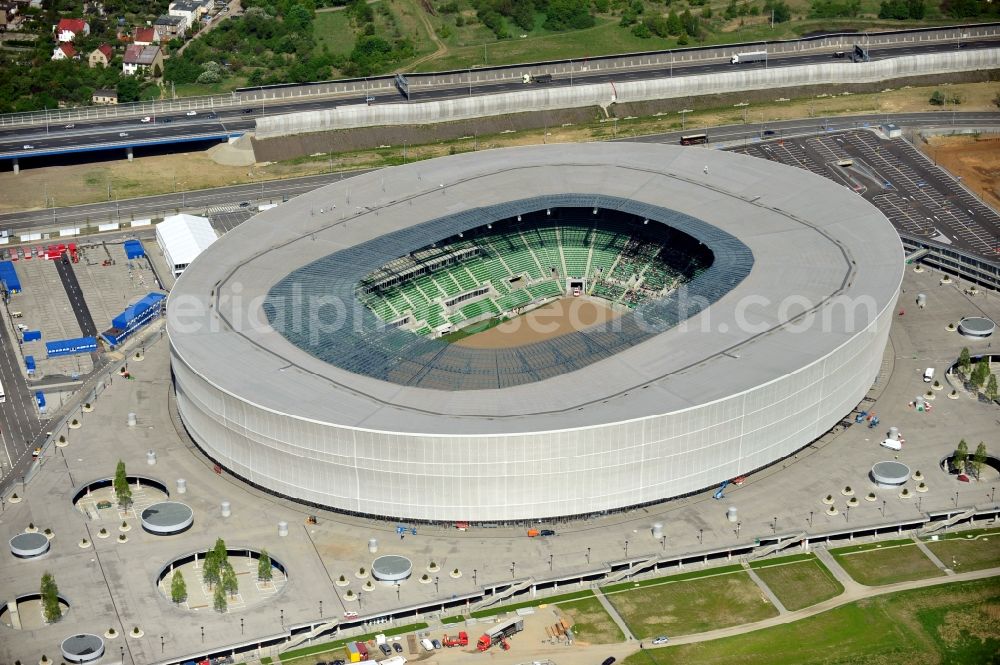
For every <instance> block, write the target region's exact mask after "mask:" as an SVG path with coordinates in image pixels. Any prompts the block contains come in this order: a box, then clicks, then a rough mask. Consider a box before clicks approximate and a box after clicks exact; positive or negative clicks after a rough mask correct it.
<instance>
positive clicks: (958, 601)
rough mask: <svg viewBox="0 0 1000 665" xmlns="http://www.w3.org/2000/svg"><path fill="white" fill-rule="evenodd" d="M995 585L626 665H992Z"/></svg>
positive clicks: (859, 606)
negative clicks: (943, 664)
mask: <svg viewBox="0 0 1000 665" xmlns="http://www.w3.org/2000/svg"><path fill="white" fill-rule="evenodd" d="M998 610H1000V585H998V584H997V581H996V579H988V580H977V581H975V582H960V583H957V584H944V585H941V586H937V587H933V588H929V589H917V590H914V591H902V592H899V593H894V594H888V595H885V596H881V597H878V598H873V599H868V600H863V601H859V602H856V603H850V604H848V605H844V606H843V607H838V608H837V609H834V610H830V611H829V612H823V613H822V614H819V615H817V616H814V617H810V618H808V619H803V620H801V621H796V622H794V623H790V624H785V625H781V626H775V627H774V628H767V629H764V630H759V631H754V632H752V633H747V634H745V635H737V636H735V637H729V638H725V639H720V640H713V641H711V642H701V643H697V644H685V645H678V646H674V647H668V648H665V649H655V650H650V649H647V650H646V651H644V652H640V653H636V654H634V655H632V656H630V657H628V658H626V659H625V661H624V665H681V664H683V665H732V663H734V662H738V663H739V665H785V664H787V665H827V664H832V663H867V664H869V665H875V664H881V663H950V664H953V665H958V664H959V663H968V664H969V665H982V664H985V663H996V662H997V654H998V653H1000V612H998Z"/></svg>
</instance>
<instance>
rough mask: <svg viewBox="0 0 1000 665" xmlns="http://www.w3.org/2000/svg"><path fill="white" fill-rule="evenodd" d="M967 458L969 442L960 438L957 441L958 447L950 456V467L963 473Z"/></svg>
mask: <svg viewBox="0 0 1000 665" xmlns="http://www.w3.org/2000/svg"><path fill="white" fill-rule="evenodd" d="M967 459H969V444H967V443H966V442H965V439H962V440H961V441H959V442H958V448H956V449H955V454H954V455H952V457H951V467H952V468H953V469H954V470H955V471H958V472H959V473H965V461H966V460H967Z"/></svg>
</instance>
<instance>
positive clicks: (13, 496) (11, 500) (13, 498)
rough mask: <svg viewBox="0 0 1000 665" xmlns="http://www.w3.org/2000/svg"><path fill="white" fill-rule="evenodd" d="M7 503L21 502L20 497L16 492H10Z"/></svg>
mask: <svg viewBox="0 0 1000 665" xmlns="http://www.w3.org/2000/svg"><path fill="white" fill-rule="evenodd" d="M7 503H21V497H19V496H18V495H17V494H11V495H10V498H9V499H7Z"/></svg>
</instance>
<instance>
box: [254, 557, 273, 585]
mask: <svg viewBox="0 0 1000 665" xmlns="http://www.w3.org/2000/svg"><path fill="white" fill-rule="evenodd" d="M272 575H273V573H272V571H271V557H270V556H269V555H268V553H267V550H261V551H260V559H258V560H257V579H258V580H260V581H261V582H270V581H271V577H272Z"/></svg>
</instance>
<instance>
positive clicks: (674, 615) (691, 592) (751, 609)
mask: <svg viewBox="0 0 1000 665" xmlns="http://www.w3.org/2000/svg"><path fill="white" fill-rule="evenodd" d="M606 595H607V598H608V600H610V601H611V603H612V604H613V605H614V606H615V609H617V610H618V613H619V614H621V615H622V618H623V619H624V620H625V623H627V624H628V626H629V628H630V629H631V631H632V633H633V634H634V635H635V637H636V639H648V638H650V637H654V636H656V635H688V634H691V633H702V632H705V631H707V630H714V629H716V628H724V627H726V626H736V625H739V624H743V623H750V622H753V621H759V620H761V619H766V618H768V617H772V616H775V615H777V614H778V611H777V610H776V609H775V608H774V605H772V604H771V602H770V601H769V600H767V598H766V597H765V596H764V594H763V592H761V590H760V588H759V587H758V586H757V585H756V584H754V582H753V580H751V579H750V576H749V575H747V574H746V573H745V572H732V573H725V574H722V575H716V576H714V577H702V578H698V579H692V580H685V581H679V582H668V583H665V584H660V585H658V586H646V587H638V588H635V589H630V590H626V591H617V592H612V593H606Z"/></svg>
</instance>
